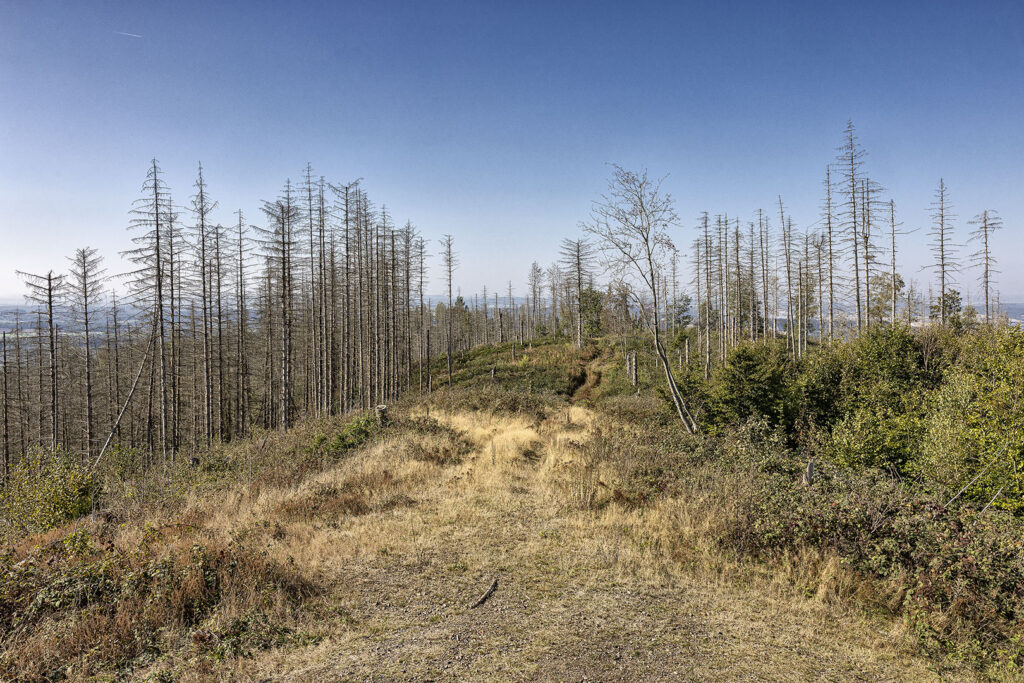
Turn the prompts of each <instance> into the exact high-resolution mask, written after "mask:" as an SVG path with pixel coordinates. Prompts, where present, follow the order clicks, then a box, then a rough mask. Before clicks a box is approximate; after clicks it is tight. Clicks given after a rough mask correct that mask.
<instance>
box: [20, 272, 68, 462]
mask: <svg viewBox="0 0 1024 683" xmlns="http://www.w3.org/2000/svg"><path fill="white" fill-rule="evenodd" d="M18 275H20V276H21V277H22V278H23V279H24V280H25V286H26V287H27V288H28V294H26V295H25V299H26V300H28V301H29V302H31V303H34V304H36V305H38V306H41V307H42V308H43V309H44V310H45V313H46V329H47V332H48V334H47V339H48V341H49V354H48V357H49V370H50V387H49V388H50V448H51V449H52V450H53V451H56V450H57V444H58V441H59V438H58V429H59V423H58V419H57V418H58V414H57V406H58V396H59V390H58V388H57V387H58V383H57V323H56V318H55V312H56V309H57V306H58V305H59V303H60V301H61V297H62V296H63V294H64V285H65V282H64V276H63V275H58V274H56V273H54V272H53V271H52V270H51V271H47V273H46V274H45V275H35V274H33V273H25V272H22V271H18ZM39 327H40V329H39V339H40V341H41V340H42V326H41V325H40V326H39ZM40 348H41V347H40ZM39 363H40V367H42V353H40V354H39ZM39 379H40V381H39V396H38V398H39V405H40V415H42V410H41V408H42V403H43V391H42V372H41V371H40V373H39ZM40 432H42V426H41V425H40Z"/></svg>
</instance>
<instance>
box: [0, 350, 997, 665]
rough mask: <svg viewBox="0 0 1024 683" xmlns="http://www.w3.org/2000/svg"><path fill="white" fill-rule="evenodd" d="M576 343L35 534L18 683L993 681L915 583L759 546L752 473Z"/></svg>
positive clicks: (19, 556)
mask: <svg viewBox="0 0 1024 683" xmlns="http://www.w3.org/2000/svg"><path fill="white" fill-rule="evenodd" d="M506 351H507V349H506ZM502 353H505V352H502ZM565 353H566V351H565V347H561V346H554V345H551V346H546V347H544V346H542V347H538V348H537V349H536V350H533V351H527V352H525V353H524V352H523V351H522V350H521V351H520V354H521V355H520V357H519V358H517V360H516V362H515V363H514V364H510V363H504V365H503V370H504V371H505V372H509V373H512V372H513V371H514V370H515V369H516V368H519V369H520V370H521V371H522V375H521V376H525V377H529V378H530V379H529V380H528V381H529V382H530V385H531V388H533V389H534V391H533V392H530V391H521V390H519V391H509V390H508V389H505V388H502V387H501V386H499V385H497V384H491V383H490V379H489V372H486V371H484V369H486V368H488V367H493V365H494V364H496V363H498V362H499V360H498V359H496V358H495V357H494V356H484V355H481V356H480V357H478V358H474V359H468V360H467V367H468V369H467V371H466V376H465V377H464V382H463V385H464V386H462V387H456V388H455V389H454V390H452V391H442V392H437V393H435V394H434V396H433V397H432V399H431V400H429V401H413V400H409V401H406V402H405V403H404V404H402V405H400V406H398V407H396V408H394V409H393V415H394V420H393V422H392V423H391V424H389V425H388V426H386V427H381V426H379V425H376V424H373V423H372V421H366V420H359V419H357V420H355V421H352V420H350V421H349V422H348V423H343V422H340V421H339V422H322V423H316V424H307V425H303V426H301V428H299V429H298V430H296V431H295V432H293V433H292V434H290V435H288V436H280V435H272V436H271V437H269V438H268V439H267V441H266V442H265V443H262V444H261V443H260V441H259V440H258V439H257V440H256V441H254V442H252V443H248V444H242V443H238V444H233V445H231V446H230V447H224V448H223V449H222V450H221V451H220V452H218V453H215V454H210V456H209V458H208V459H207V460H206V461H204V465H203V467H205V468H206V469H207V470H209V471H208V472H207V473H206V474H205V475H202V474H193V476H194V477H198V480H197V481H193V482H191V485H190V486H183V485H181V484H180V483H179V484H178V485H177V486H174V485H172V484H169V483H167V482H164V483H163V484H162V485H161V487H162V488H161V487H158V486H157V485H156V484H154V483H152V482H150V483H149V486H150V489H148V490H149V491H150V493H149V494H147V496H146V498H147V500H148V501H149V502H147V503H140V502H138V501H136V502H134V503H132V502H129V498H126V497H124V496H122V497H120V498H117V499H116V501H117V504H112V505H111V506H110V507H111V508H112V509H113V510H114V511H115V512H113V513H111V514H107V515H95V516H93V517H91V518H83V519H82V520H80V521H79V522H77V523H75V524H73V525H71V526H67V527H63V528H60V529H56V530H53V531H51V532H49V533H47V534H44V535H37V536H33V537H29V538H27V539H23V540H21V541H19V542H18V543H16V544H14V545H13V546H12V547H11V549H10V550H9V551H7V553H6V554H5V555H4V556H3V560H2V561H3V566H2V568H3V570H4V571H5V574H6V578H5V581H4V583H3V587H2V593H0V606H2V610H0V611H2V613H3V614H4V615H5V616H4V617H3V620H4V621H3V626H4V630H5V633H6V635H5V636H4V639H3V647H4V650H3V653H2V655H0V671H2V672H3V677H5V678H21V679H25V680H57V679H64V678H67V679H93V678H104V679H106V678H116V677H130V678H137V679H149V680H175V681H193V680H208V679H210V678H218V679H229V680H268V679H273V680H309V681H314V680H466V679H472V680H510V679H511V680H536V679H545V680H581V679H583V680H643V679H647V680H666V679H667V680H672V679H676V678H678V679H680V680H709V679H710V680H716V679H757V680H806V679H820V678H825V679H829V680H897V679H898V680H936V679H938V678H940V677H941V678H943V679H964V680H970V679H973V678H974V677H975V676H976V675H977V673H976V670H974V669H965V668H961V667H957V666H954V665H951V664H948V663H947V664H944V665H941V666H940V665H939V664H938V663H937V660H931V659H927V658H924V657H922V656H921V655H920V654H918V652H919V651H918V643H917V641H916V639H915V635H914V633H913V632H911V631H910V630H909V629H908V627H907V626H906V622H905V621H904V620H902V619H899V618H895V617H894V616H891V614H890V612H889V610H887V609H886V607H885V604H886V601H887V600H890V599H892V596H889V595H886V594H884V592H880V589H879V586H878V585H877V584H875V583H872V582H870V581H866V580H864V578H863V577H861V576H860V575H858V574H857V573H855V572H853V571H852V570H850V569H849V568H848V567H847V566H846V565H845V564H844V563H843V562H841V561H840V559H839V558H838V557H837V556H833V555H830V554H828V553H827V552H823V551H818V550H814V549H810V548H808V549H806V550H803V551H801V552H796V553H781V554H778V555H776V556H774V557H773V558H770V560H769V561H767V562H766V561H764V560H763V559H759V558H755V557H750V556H748V555H745V554H743V553H740V552H734V551H733V550H732V549H731V548H730V545H729V542H728V541H729V539H730V534H731V533H732V530H733V529H734V528H735V526H736V524H739V523H740V522H741V521H742V516H743V514H744V511H745V508H744V505H743V502H744V500H743V499H744V496H745V495H747V494H748V493H749V491H750V490H751V488H750V482H749V480H748V479H747V478H745V477H746V475H745V474H744V473H743V471H742V468H740V469H734V470H732V471H731V473H728V474H723V470H722V469H721V468H718V467H716V466H714V465H713V464H711V463H708V464H704V465H702V464H701V456H700V446H699V445H697V446H695V448H696V451H695V452H696V453H697V455H696V456H695V457H694V458H692V459H690V460H689V461H687V462H685V463H681V462H680V461H679V460H678V458H677V457H676V456H675V455H673V454H671V453H670V451H668V450H666V449H661V448H659V444H658V443H657V438H653V440H652V436H653V437H656V436H657V435H658V434H661V433H662V432H665V433H666V434H669V435H671V434H673V432H671V431H670V430H669V431H666V430H668V429H669V428H668V427H667V426H665V425H664V424H662V423H661V422H659V418H658V415H659V407H658V406H657V405H653V406H652V405H651V402H650V400H649V399H647V398H642V397H632V396H629V397H624V396H618V397H616V398H615V400H606V401H603V402H600V403H599V404H598V405H607V406H608V408H607V410H605V409H603V408H598V407H595V406H593V405H590V406H589V407H587V406H585V405H584V403H587V402H583V401H578V400H575V399H581V398H582V397H583V396H588V397H589V396H593V395H599V394H600V386H599V384H600V380H599V378H598V375H597V373H596V371H597V370H598V369H600V368H601V366H602V364H603V363H605V362H606V361H607V359H606V358H605V357H597V356H595V352H594V351H593V350H591V351H588V352H585V353H584V354H583V355H582V356H578V357H576V358H577V360H576V361H575V362H574V363H572V364H568V365H566V364H565V363H564V361H565V360H566V359H565V358H562V356H563V355H564V354H565ZM582 358H590V359H591V361H590V366H589V369H588V371H587V372H586V373H585V374H586V376H585V378H584V379H583V381H581V378H580V371H579V367H580V366H579V365H576V364H575V363H582V362H583V361H582V360H579V359H582ZM552 361H557V362H555V363H552ZM502 362H503V361H502ZM545 362H547V365H546V366H545ZM474 367H475V368H477V370H480V372H476V373H474V372H473V371H472V369H473V368H474ZM543 367H547V368H548V369H549V373H548V375H547V376H545V375H544V374H543V373H541V372H540V370H539V369H540V368H543ZM551 368H557V370H555V372H554V374H552V373H551V372H550V370H551ZM531 373H533V374H531ZM538 373H539V374H538ZM563 375H566V377H563ZM612 375H614V373H612ZM545 377H547V379H548V380H549V384H544V381H545ZM566 382H568V386H570V387H576V388H577V391H576V395H575V397H573V398H571V399H570V400H568V401H566V400H565V398H563V397H560V396H559V395H558V394H559V392H561V393H563V394H564V393H566V392H565V391H563V388H564V385H565V383H566ZM510 384H512V385H513V386H514V383H513V382H510ZM484 385H486V386H484ZM560 387H561V388H560ZM579 387H583V388H579ZM635 416H646V421H645V422H644V423H643V424H642V425H638V423H637V422H636V421H635V420H634V419H633V417H635ZM659 438H660V437H659ZM671 438H676V437H675V436H671ZM695 438H696V437H695ZM694 443H696V442H694ZM659 453H661V454H662V455H661V456H659V455H658V454H659ZM215 464H216V465H215ZM681 466H685V467H686V468H687V469H686V472H685V476H668V475H667V472H669V470H671V469H672V468H676V469H678V468H679V467H681ZM250 469H251V471H252V472H253V474H252V475H250V474H249V472H250ZM214 471H216V473H214ZM180 476H184V475H179V477H180ZM204 476H205V478H204ZM794 485H795V484H794ZM133 486H134V484H133V485H128V484H125V486H124V489H125V490H128V489H131V490H137V489H136V488H133ZM108 488H109V486H108ZM158 489H159V491H162V492H163V496H162V497H160V496H158V495H157V490H158ZM172 490H173V491H178V492H179V493H178V494H177V496H176V497H175V496H172V495H171V494H170V493H169V492H170V491H172ZM495 579H497V581H498V588H497V590H496V592H495V593H494V595H493V596H492V597H491V598H490V599H489V600H488V601H487V602H485V603H484V604H483V605H482V606H480V607H479V608H475V609H474V608H472V607H471V605H473V604H474V603H475V602H476V601H477V599H478V598H479V597H480V596H481V594H483V593H484V591H485V590H486V589H487V588H488V586H490V585H491V584H492V582H493V581H494V580H495Z"/></svg>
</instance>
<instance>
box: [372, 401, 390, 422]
mask: <svg viewBox="0 0 1024 683" xmlns="http://www.w3.org/2000/svg"><path fill="white" fill-rule="evenodd" d="M374 411H375V412H376V414H377V422H379V423H380V424H381V425H386V424H388V423H389V422H390V421H391V420H390V418H389V417H388V407H387V406H386V405H383V404H381V405H379V406H377V407H376V408H375V409H374Z"/></svg>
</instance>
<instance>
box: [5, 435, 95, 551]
mask: <svg viewBox="0 0 1024 683" xmlns="http://www.w3.org/2000/svg"><path fill="white" fill-rule="evenodd" d="M98 490H99V480H98V479H97V477H96V476H94V475H93V474H92V473H91V472H90V471H89V469H88V467H87V466H85V465H83V464H81V463H80V462H79V461H78V459H77V458H76V457H75V456H73V455H71V454H70V453H67V452H64V451H61V450H58V451H57V452H55V453H54V452H50V451H46V450H43V449H33V450H31V451H29V452H28V453H27V454H26V455H25V457H24V458H22V459H20V460H19V461H17V463H16V464H15V465H14V466H13V467H12V468H11V472H10V476H9V478H8V481H7V484H6V486H5V487H4V489H3V496H0V537H13V536H22V535H25V534H30V533H39V532H43V531H48V530H50V529H52V528H54V527H56V526H59V525H61V524H63V523H64V522H66V521H68V520H70V519H74V518H75V517H78V516H79V515H83V514H85V513H87V512H88V511H89V509H90V506H91V505H92V501H93V498H94V496H95V495H96V494H97V493H98Z"/></svg>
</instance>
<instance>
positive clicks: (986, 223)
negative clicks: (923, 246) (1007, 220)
mask: <svg viewBox="0 0 1024 683" xmlns="http://www.w3.org/2000/svg"><path fill="white" fill-rule="evenodd" d="M971 224H972V225H974V226H975V228H974V230H972V231H971V236H970V237H969V238H968V239H969V241H972V242H976V243H977V244H978V250H977V251H976V252H974V253H973V254H971V263H972V264H973V265H975V266H977V267H978V268H980V269H981V273H980V274H979V275H978V282H979V283H980V284H981V289H982V291H983V292H984V295H985V324H990V323H991V322H992V303H991V298H992V278H993V276H994V275H995V274H996V273H998V272H999V271H998V270H996V267H995V266H996V258H995V257H994V256H993V255H992V233H993V232H995V231H996V230H999V229H1000V228H1002V227H1003V222H1002V220H1001V219H1000V218H999V214H998V213H996V212H995V211H992V210H991V209H986V210H984V211H982V212H981V213H980V214H978V215H977V216H975V217H974V219H973V220H972V221H971Z"/></svg>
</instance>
